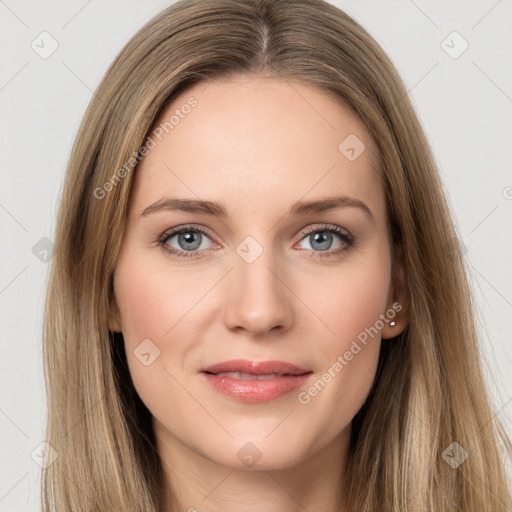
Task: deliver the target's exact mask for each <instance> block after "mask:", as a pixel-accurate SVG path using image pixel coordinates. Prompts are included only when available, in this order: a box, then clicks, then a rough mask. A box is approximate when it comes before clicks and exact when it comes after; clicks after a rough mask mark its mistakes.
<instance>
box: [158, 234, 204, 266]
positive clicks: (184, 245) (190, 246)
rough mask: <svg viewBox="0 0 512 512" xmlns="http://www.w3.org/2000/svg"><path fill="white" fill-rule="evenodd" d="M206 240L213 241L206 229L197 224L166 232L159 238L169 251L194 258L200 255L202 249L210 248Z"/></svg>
mask: <svg viewBox="0 0 512 512" xmlns="http://www.w3.org/2000/svg"><path fill="white" fill-rule="evenodd" d="M173 239H174V240H173ZM206 240H210V241H211V239H210V237H209V236H208V234H207V232H206V230H204V229H202V228H199V227H197V226H182V227H180V228H177V229H173V230H171V231H168V232H166V233H164V234H163V235H162V237H161V238H160V239H159V240H158V245H159V246H161V247H162V249H164V251H166V252H168V253H171V254H175V255H177V256H180V257H185V258H194V257H197V256H198V254H197V252H198V251H199V250H200V249H207V248H208V243H205V242H206ZM176 245H177V247H176Z"/></svg>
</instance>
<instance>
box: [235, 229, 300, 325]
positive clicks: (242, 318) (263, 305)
mask: <svg viewBox="0 0 512 512" xmlns="http://www.w3.org/2000/svg"><path fill="white" fill-rule="evenodd" d="M234 256H235V257H234V262H233V264H234V269H233V272H231V273H230V274H231V276H230V281H229V283H228V286H229V297H228V300H227V304H226V323H227V324H228V326H229V327H231V328H234V327H244V328H246V329H247V330H249V331H251V332H254V333H260V334H263V333H265V332H267V331H270V330H271V329H273V328H274V327H277V326H281V328H283V327H288V326H289V324H290V322H291V320H292V310H291V304H290V293H289V291H287V288H286V286H285V285H284V284H283V282H281V280H283V281H285V282H286V279H285V276H280V275H279V274H280V271H278V270H277V269H276V256H275V254H274V251H273V249H272V246H271V245H270V246H265V247H264V246H263V244H261V243H259V242H258V241H257V240H256V239H255V238H254V237H252V236H248V237H247V238H245V239H244V240H243V241H242V242H241V243H240V244H239V245H238V246H237V247H236V254H235V255H234ZM277 263H278V262H277ZM278 266H279V265H278Z"/></svg>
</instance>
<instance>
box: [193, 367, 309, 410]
mask: <svg viewBox="0 0 512 512" xmlns="http://www.w3.org/2000/svg"><path fill="white" fill-rule="evenodd" d="M202 375H204V376H205V378H206V379H207V381H208V382H209V384H210V385H211V386H212V387H213V388H214V389H215V390H217V391H219V392H221V393H223V394H224V395H227V396H229V397H231V398H236V399H237V400H239V401H241V402H250V403H260V402H270V401H271V400H275V399H277V398H279V397H281V396H283V395H286V394H287V393H290V392H291V391H293V390H294V389H297V388H299V387H300V386H301V385H302V384H304V381H305V380H306V379H307V378H308V377H309V376H310V375H311V373H306V374H304V375H287V376H283V377H276V378H275V379H268V380H242V379H233V378H231V377H218V376H217V375H212V374H210V373H205V372H203V373H202Z"/></svg>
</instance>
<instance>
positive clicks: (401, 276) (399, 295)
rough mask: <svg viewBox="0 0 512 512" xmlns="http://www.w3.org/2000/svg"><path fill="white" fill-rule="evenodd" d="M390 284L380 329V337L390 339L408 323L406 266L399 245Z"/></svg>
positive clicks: (399, 332)
mask: <svg viewBox="0 0 512 512" xmlns="http://www.w3.org/2000/svg"><path fill="white" fill-rule="evenodd" d="M391 286H392V290H391V293H390V301H389V303H388V307H387V309H386V318H387V321H386V322H385V325H384V328H383V329H382V331H381V337H382V339H391V338H394V337H395V336H397V335H398V334H401V333H402V332H403V331H404V330H405V328H406V327H407V325H408V323H409V293H408V280H407V268H406V264H405V258H404V253H403V248H402V246H401V245H399V246H398V247H397V250H396V256H395V264H394V270H393V275H392V277H391ZM392 322H394V325H392Z"/></svg>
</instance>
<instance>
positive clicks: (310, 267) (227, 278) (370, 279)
mask: <svg viewBox="0 0 512 512" xmlns="http://www.w3.org/2000/svg"><path fill="white" fill-rule="evenodd" d="M191 96H194V97H195V98H196V99H197V101H198V105H197V106H196V107H195V108H194V109H192V110H191V112H190V113H189V114H188V115H187V116H184V117H183V119H180V122H179V124H177V125H176V126H175V127H174V128H173V130H172V131H169V133H168V134H167V135H165V136H164V137H163V138H162V140H161V141H158V139H154V140H155V141H156V142H158V143H157V145H156V147H154V148H153V149H151V151H149V153H148V154H147V155H146V156H145V157H144V159H143V160H142V161H141V163H140V164H139V166H138V168H137V170H136V175H135V181H134V184H133V188H132V192H131V193H132V195H131V198H130V205H129V212H128V218H127V227H126V231H125V235H124V238H123V243H122V247H121V250H120V254H119V258H118V261H117V265H116V268H115V275H114V292H115V303H114V304H112V312H111V320H110V329H111V330H113V331H122V332H123V334H124V341H125V347H126V353H127V359H128V364H129V368H130V373H131V376H132V378H133V382H134V385H135V388H136V390H137V392H138V394H139V395H140V397H141V399H142V400H143V402H144V403H145V405H146V406H147V407H148V409H149V410H150V412H151V414H152V416H153V425H154V429H155V436H156V439H157V447H158V450H159V453H160V455H161V458H162V461H163V464H164V468H165V474H166V481H167V482H168V488H171V482H172V489H173V491H174V492H175V493H176V494H177V496H178V499H179V502H180V509H179V510H194V509H196V510H198V511H199V510H200V511H203V510H208V511H222V512H230V511H236V512H245V511H247V512H248V511H251V512H258V511H262V512H263V511H264V512H273V511H276V512H277V511H279V512H292V511H296V510H308V511H310V512H316V511H318V512H319V511H322V512H325V511H331V510H332V511H334V510H335V507H334V503H336V502H337V500H339V501H340V503H343V496H342V495H341V492H340V490H341V482H342V480H343V476H344V474H343V469H342V468H343V465H344V461H345V457H346V450H347V447H348V440H349V436H350V428H351V422H352V419H353V417H354V416H355V414H356V413H357V411H358V410H359V409H360V408H361V406H362V405H363V403H364V401H365V399H366V397H367V395H368V393H369V391H370V388H371V385H372V383H373V380H374V377H375V373H376V368H377V362H378V355H379V348H380V344H381V338H392V337H394V336H396V335H397V334H399V333H400V332H402V331H403V330H404V329H405V327H406V315H405V313H406V306H407V304H406V298H405V295H404V293H405V292H404V290H405V283H404V282H403V280H401V279H399V278H397V277H396V276H392V274H391V261H392V260H391V258H392V252H391V239H390V233H389V229H388V226H387V217H386V208H385V196H384V191H383V187H382V185H381V183H380V181H379V179H378V175H377V171H376V169H375V168H376V161H377V159H376V152H375V148H374V145H373V143H372V141H371V140H370V137H369V136H368V134H367V132H366V131H365V129H364V126H363V124H362V123H361V122H360V121H359V120H358V119H357V118H356V117H355V116H354V115H353V114H352V113H351V112H350V111H349V110H348V109H346V108H345V107H343V106H342V105H341V104H340V102H339V101H336V100H335V99H333V98H332V97H330V96H328V95H326V94H325V93H324V92H322V91H320V90H318V89H316V88H314V87H311V86H309V85H306V84H303V83H300V82H289V83H287V82H286V81H284V80H278V79H273V78H269V77H265V76H252V77H237V78H229V79H225V80H217V81H215V82H211V83H209V84H205V83H200V84H196V85H194V86H193V87H192V88H190V89H188V90H187V91H185V92H183V93H182V94H181V95H180V96H178V97H177V98H175V99H174V101H173V102H172V104H170V105H169V106H167V107H166V109H165V110H164V111H163V112H162V114H161V117H160V118H159V119H158V120H157V122H156V124H155V126H156V125H158V124H159V123H160V122H163V121H166V120H168V119H169V117H170V115H171V114H172V113H173V111H174V110H175V109H176V108H179V107H180V106H181V105H183V104H184V103H186V101H187V100H188V99H189V98H190V97H191ZM349 134H355V135H356V136H357V137H358V138H359V139H360V140H361V141H363V143H364V144H365V148H366V149H365V150H364V151H363V152H362V153H361V154H360V156H359V157H358V158H357V159H356V160H354V161H350V160H349V159H347V158H346V157H345V155H344V154H342V153H341V152H340V150H339V149H338V146H339V144H340V143H341V142H342V141H343V140H344V139H345V138H346V137H347V136H348V135H349ZM333 195H347V196H350V197H353V198H357V199H359V200H361V201H363V202H364V203H365V204H366V205H367V206H368V208H369V209H370V210H371V212H372V214H373V220H371V219H370V217H369V216H367V215H366V214H365V213H364V211H363V210H362V209H361V208H356V207H345V208H341V209H337V210H332V211H325V212H320V213H310V214H308V215H305V216H301V217H298V216H292V215H288V209H289V208H290V206H291V205H292V204H293V203H294V202H295V201H298V200H313V199H320V198H325V197H328V196H333ZM165 196H173V197H180V198H191V199H203V200H209V201H215V202H218V203H221V204H222V205H223V206H224V208H225V209H226V210H227V212H228V216H227V217H226V218H219V217H215V216H212V215H208V214H206V213H189V212H180V211H170V210H161V211H159V212H156V213H153V214H150V215H147V216H141V212H142V211H143V210H144V209H145V208H147V207H148V206H149V205H151V204H153V203H155V202H156V201H158V200H160V199H161V198H163V197H165ZM189 223H192V224H195V225H197V226H199V227H203V228H205V229H207V230H208V232H209V234H208V235H206V236H204V235H203V238H202V243H201V246H200V248H199V249H192V251H191V252H194V251H195V253H196V254H195V256H198V257H195V258H183V257H181V258H180V257H179V256H176V255H170V254H168V253H166V252H165V251H164V249H163V247H162V246H159V245H158V243H157V240H158V239H159V237H161V235H162V234H164V233H165V232H166V231H167V232H168V231H169V230H170V229H171V228H174V227H180V226H182V225H184V224H189ZM324 223H328V224H332V225H335V226H339V227H340V228H343V229H345V230H348V232H350V233H351V234H352V236H353V237H354V238H355V245H354V246H353V247H348V248H347V246H346V244H345V242H344V241H343V240H342V239H340V238H338V236H337V235H336V234H335V233H332V236H333V238H332V241H331V245H329V243H328V242H327V247H328V250H327V251H322V250H321V249H318V244H315V241H314V240H312V237H313V235H314V234H315V232H314V233H312V234H311V233H310V234H309V235H308V234H304V233H303V231H304V229H305V228H308V227H316V226H318V230H317V231H319V232H322V231H325V228H323V226H322V224H324ZM310 235H311V236H310ZM198 236H202V235H201V234H198ZM248 236H251V237H253V238H254V239H255V240H256V241H257V242H258V244H259V245H260V246H261V248H262V249H263V252H262V254H261V255H260V256H259V257H258V258H257V259H256V260H255V261H254V262H252V263H248V262H247V261H245V260H244V259H243V258H242V257H240V256H239V254H238V253H237V252H236V249H237V247H238V246H239V245H240V244H241V242H242V241H243V240H244V239H245V238H246V237H248ZM166 244H167V246H171V247H172V248H175V249H181V250H182V251H184V250H186V248H187V247H190V245H191V242H190V241H189V244H188V245H187V243H186V242H183V241H182V242H181V245H180V244H179V241H178V235H175V236H174V237H172V238H170V239H168V240H167V242H166ZM338 248H346V250H345V251H344V252H341V253H338V254H336V253H335V251H336V249H338ZM251 250H252V249H251ZM329 252H330V254H331V256H330V257H328V258H320V257H319V256H318V254H320V253H329ZM397 301H398V302H400V303H401V305H402V306H403V309H402V311H401V312H400V313H398V314H397V315H396V316H395V317H394V319H393V320H394V321H395V322H397V324H396V325H395V326H393V327H391V326H390V325H389V324H387V323H386V324H385V325H384V327H383V329H382V331H381V332H380V334H378V335H376V336H374V337H373V338H369V341H368V343H367V344H366V345H362V350H361V351H360V352H359V353H357V355H355V356H354V357H353V359H352V360H351V361H350V362H348V363H347V364H346V365H345V366H344V367H343V369H342V371H339V372H337V373H336V376H335V377H334V378H332V380H331V381H330V382H329V383H328V384H327V385H326V386H325V387H324V388H323V389H322V390H321V391H320V392H319V393H318V394H317V395H316V396H314V397H313V398H311V401H310V402H309V403H308V404H302V403H300V402H299V401H298V391H292V392H290V393H288V394H287V395H284V396H282V397H280V398H278V399H276V400H273V401H270V402H266V403H242V402H239V401H236V400H234V399H232V398H228V397H226V396H225V395H223V394H220V393H219V392H217V391H215V390H213V389H212V388H211V387H209V386H208V384H207V383H205V381H204V380H203V378H201V377H202V376H201V375H200V374H198V372H199V370H200V369H201V368H203V367H205V366H208V365H211V364H214V363H218V362H222V361H226V360H230V359H239V358H243V359H249V360H254V361H265V360H281V361H288V362H291V363H293V364H296V365H298V366H300V367H303V368H306V369H309V370H312V371H313V377H312V379H311V380H310V381H308V382H309V386H310V385H311V383H312V382H314V381H316V380H317V379H318V378H319V377H320V376H321V375H322V374H323V373H324V372H325V371H326V370H327V369H328V368H329V367H332V365H333V363H334V362H335V361H336V360H337V358H338V356H339V355H343V354H344V353H345V352H346V351H347V350H348V349H349V347H350V346H351V343H352V342H353V340H355V339H356V338H357V336H358V334H360V333H361V332H363V331H364V330H365V329H366V328H369V327H371V326H374V325H375V323H376V321H377V320H378V319H379V317H380V315H382V314H385V312H386V311H387V310H389V308H392V305H393V304H394V303H396V302H397ZM145 339H150V340H151V341H152V343H154V345H155V346H157V347H158V349H159V350H160V355H159V357H158V358H156V359H155V360H154V362H152V363H151V364H150V365H148V366H146V365H144V364H142V363H141V361H140V360H139V359H138V358H137V357H136V355H135V354H134V350H136V348H137V347H138V346H139V344H140V343H141V341H142V340H145ZM389 342H391V343H392V341H389ZM247 443H252V445H254V446H255V447H256V448H257V452H259V454H261V458H260V459H259V460H258V462H257V463H256V464H255V465H253V466H252V467H248V466H247V465H246V464H244V463H243V462H242V461H241V460H240V459H239V457H238V456H237V452H238V451H239V450H240V449H241V448H242V447H244V446H245V445H247ZM246 449H247V448H246ZM250 449H251V450H254V449H253V448H250ZM257 452H256V450H254V453H257ZM170 510H171V509H170V508H169V505H167V508H166V511H170Z"/></svg>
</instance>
